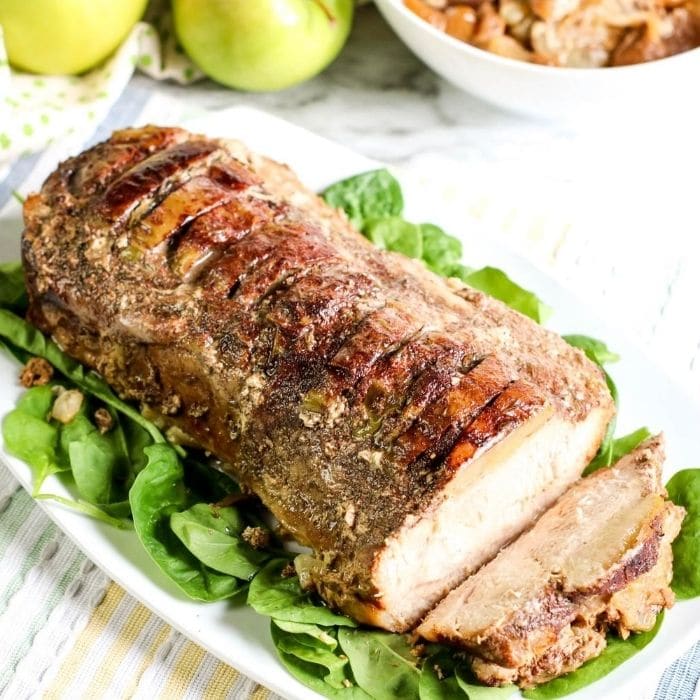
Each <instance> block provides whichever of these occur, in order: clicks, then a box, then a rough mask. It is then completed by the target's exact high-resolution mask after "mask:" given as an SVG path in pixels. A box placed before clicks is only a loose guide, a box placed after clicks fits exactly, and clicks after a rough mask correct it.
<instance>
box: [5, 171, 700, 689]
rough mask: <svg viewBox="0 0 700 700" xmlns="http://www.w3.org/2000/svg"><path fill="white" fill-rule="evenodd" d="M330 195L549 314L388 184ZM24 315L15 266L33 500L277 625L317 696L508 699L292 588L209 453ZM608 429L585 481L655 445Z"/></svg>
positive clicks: (21, 412) (188, 586) (388, 234)
mask: <svg viewBox="0 0 700 700" xmlns="http://www.w3.org/2000/svg"><path fill="white" fill-rule="evenodd" d="M323 196H324V197H325V199H326V200H327V201H328V202H329V203H330V204H332V205H334V206H336V207H339V208H342V209H344V210H345V211H346V213H347V214H348V216H349V218H350V219H351V221H352V222H353V223H354V224H355V225H356V226H357V228H358V229H359V230H361V231H362V232H363V234H364V235H365V236H367V237H368V238H369V239H370V240H372V241H373V242H374V243H375V244H376V245H378V246H379V247H382V248H385V249H388V250H392V251H396V252H401V253H403V254H405V255H409V256H410V257H413V258H417V259H419V260H421V261H423V263H425V265H426V266H427V267H428V268H429V269H431V270H433V271H434V272H436V273H438V274H441V275H444V276H452V277H458V278H460V279H462V280H463V281H465V282H466V283H467V284H469V285H471V286H473V287H476V288H478V289H481V290H482V291H484V292H486V293H488V294H491V295H492V296H495V297H497V298H498V299H500V300H501V301H503V302H504V303H506V304H508V305H510V306H511V307H513V308H515V309H517V310H518V311H520V312H521V313H523V314H525V315H527V316H529V317H530V318H533V319H534V320H536V321H538V322H542V321H543V320H544V318H545V317H546V316H547V315H548V313H549V309H548V307H547V306H546V305H545V304H543V303H542V302H541V301H540V299H538V297H537V296H536V295H535V294H533V293H532V292H529V291H528V290H526V289H523V288H522V287H520V286H519V285H517V284H516V283H515V282H513V281H512V280H511V279H510V278H509V277H508V276H507V275H506V274H505V273H504V272H502V271H501V270H498V269H496V268H492V267H485V268H482V269H480V270H473V269H471V268H467V267H465V266H464V265H463V264H462V253H463V251H462V246H461V243H460V242H459V240H457V239H456V238H454V237H452V236H450V235H448V234H447V233H445V232H444V231H443V230H442V229H440V228H439V227H437V226H435V225H433V224H414V223H411V222H408V221H406V220H405V219H404V218H403V217H402V214H403V196H402V193H401V187H400V185H399V183H398V182H397V181H396V180H395V179H394V178H393V177H392V176H391V174H390V173H389V172H388V171H386V170H378V171H372V172H369V173H364V174H361V175H358V176H356V177H353V178H349V179H348V180H344V181H342V182H339V183H337V184H335V185H333V186H332V187H330V188H328V189H327V190H326V191H325V192H324V193H323ZM26 304H27V299H26V292H25V286H24V280H23V276H22V269H21V267H20V265H19V264H10V265H7V264H6V265H0V345H2V347H4V348H5V350H6V351H8V352H9V353H11V354H12V355H14V356H15V357H16V358H17V359H18V360H20V361H21V362H24V361H26V360H27V359H28V358H30V357H42V358H45V359H46V360H48V361H49V362H50V363H51V364H52V365H53V367H54V368H55V370H56V376H55V377H54V379H53V381H52V383H51V384H50V385H48V386H39V387H34V388H31V389H29V390H27V392H26V393H25V394H24V395H23V396H22V397H21V399H20V400H19V402H18V404H17V406H16V408H15V409H14V410H13V411H12V412H10V413H9V414H8V415H7V416H5V417H4V419H3V423H2V431H3V437H4V441H5V448H6V449H7V451H8V452H10V453H12V454H14V455H16V456H17V457H19V458H20V459H22V460H24V461H25V462H26V463H27V464H28V465H29V466H30V467H31V469H32V473H33V477H34V478H33V491H34V496H35V497H36V498H43V499H54V500H57V501H60V502H61V503H62V504H63V505H65V506H67V507H70V508H75V509H77V510H80V511H82V512H84V513H85V514H86V515H89V516H92V517H95V518H98V519H99V520H101V521H103V522H106V523H109V524H111V525H115V526H117V527H133V528H134V530H135V533H136V536H137V537H138V538H139V540H140V541H141V543H142V545H143V546H144V547H145V549H146V550H147V551H148V553H149V554H150V556H151V558H152V559H153V560H154V562H155V563H156V564H157V565H158V567H159V568H160V569H161V570H162V571H163V572H164V573H165V574H166V575H167V576H168V577H169V578H170V579H171V580H172V581H173V582H174V583H176V584H177V585H178V586H179V587H180V589H182V591H184V592H185V593H186V594H187V595H188V596H190V597H191V598H194V599H196V600H201V601H205V602H211V601H218V600H223V599H229V600H230V601H231V604H243V602H246V603H247V604H248V605H250V606H251V607H252V608H253V609H254V610H256V611H257V612H258V613H259V614H261V615H263V616H266V617H269V618H270V626H271V635H272V640H273V642H274V645H275V647H276V649H277V652H278V655H279V658H280V660H281V661H282V663H283V664H284V665H285V667H286V668H287V669H288V670H289V672H290V673H291V674H292V675H293V676H294V677H296V678H297V679H298V680H300V681H301V682H302V683H304V684H306V685H307V686H308V687H309V688H312V689H314V690H315V691H316V692H318V693H320V694H321V695H324V696H326V697H329V698H339V697H340V698H349V699H350V700H355V699H365V698H373V699H375V700H399V699H400V700H411V699H416V700H442V699H443V698H470V699H471V700H499V699H501V698H507V697H509V696H510V695H511V694H512V693H513V692H514V688H513V687H512V686H508V687H505V688H487V687H485V686H481V685H479V684H477V683H476V682H475V680H474V678H473V676H472V675H471V673H470V670H469V666H468V664H467V662H466V660H465V659H464V658H463V657H462V656H461V655H460V654H458V653H455V652H454V651H453V650H450V649H447V648H445V647H441V646H439V645H428V646H427V647H426V648H425V650H424V652H423V653H422V654H421V655H420V656H417V655H415V654H414V653H413V650H412V649H411V646H410V644H409V642H408V640H407V639H406V638H405V637H404V636H402V635H398V634H389V633H386V632H380V631H376V630H370V629H366V628H362V627H359V626H358V625H357V624H356V623H355V622H354V621H353V620H351V619H349V618H347V617H345V616H342V615H338V614H336V613H334V612H333V611H331V610H329V609H328V608H327V607H325V606H324V605H323V603H322V602H321V601H320V600H319V599H318V598H316V597H315V596H313V595H311V594H309V593H307V592H305V591H302V589H301V587H300V585H299V580H298V578H297V577H296V576H295V575H291V576H289V575H283V574H288V573H289V567H288V564H289V563H290V561H291V560H292V559H291V555H290V554H288V553H287V552H286V551H285V550H284V549H283V548H282V546H281V545H280V543H278V542H276V541H275V540H274V539H273V540H272V542H271V545H270V546H269V547H267V548H265V549H264V550H259V549H254V548H253V547H251V546H250V545H249V544H248V542H247V540H246V539H245V538H244V537H243V532H244V530H245V528H246V527H249V526H251V527H259V526H260V525H261V516H260V513H259V511H258V510H257V506H250V505H245V504H241V505H237V506H231V505H225V503H226V501H223V502H222V500H223V499H225V497H226V496H228V495H229V494H231V493H232V492H235V491H236V490H237V486H236V484H235V483H234V482H233V481H231V480H230V479H229V478H228V477H227V476H225V475H223V474H221V473H220V472H218V471H216V470H215V469H213V468H212V467H211V466H210V465H209V464H207V463H206V460H204V458H203V456H202V455H199V454H196V453H194V452H186V451H185V450H183V449H182V448H181V447H178V446H176V445H173V444H171V443H170V442H168V440H166V438H165V437H164V436H163V434H162V433H161V431H160V430H159V429H158V427H156V425H154V424H153V423H152V422H151V421H149V420H147V419H146V418H144V417H143V416H142V415H141V413H139V411H138V410H137V409H136V408H135V407H134V406H132V405H130V404H128V403H125V402H124V401H122V400H121V399H119V398H118V397H117V396H116V395H115V394H114V392H113V391H112V390H111V389H110V387H109V386H108V385H107V384H106V383H105V382H104V381H103V380H102V379H101V377H99V376H98V375H97V374H95V373H94V372H91V371H89V370H87V369H85V368H84V367H82V366H81V365H80V364H78V363H76V362H75V361H73V360H72V359H70V358H69V357H68V356H66V355H65V354H64V353H63V352H62V351H61V350H60V349H59V348H58V347H57V346H56V345H55V344H54V343H53V342H51V341H50V340H49V339H47V338H46V337H45V336H43V335H42V334H41V333H40V332H39V331H37V330H36V329H35V328H33V327H32V326H31V325H29V324H28V323H26V322H25V321H24V319H23V317H22V316H23V312H24V310H25V309H26ZM566 340H567V341H568V342H569V343H570V344H572V345H574V346H576V347H579V348H581V349H582V350H583V351H584V352H585V353H586V354H587V355H588V357H589V358H591V359H592V360H593V361H594V362H596V363H598V364H599V365H600V366H601V367H602V366H603V365H605V364H607V363H610V362H614V361H615V360H616V359H617V356H616V355H615V354H614V353H612V352H610V351H609V350H608V348H607V347H606V346H605V344H604V343H602V342H601V341H598V340H596V339H593V338H589V337H586V336H580V335H572V336H567V337H566ZM606 377H607V379H608V385H609V387H610V390H611V392H612V393H613V396H614V397H615V400H616V401H617V390H616V387H615V385H614V382H613V381H612V379H611V378H610V376H609V375H608V374H607V372H606ZM59 387H60V388H59ZM71 388H77V389H79V390H80V391H81V392H82V393H83V394H84V401H83V404H82V406H81V408H80V411H79V412H78V413H77V415H76V416H75V417H74V419H73V420H72V421H70V422H69V423H67V424H63V423H60V422H58V421H57V420H55V419H54V418H53V417H52V413H51V412H52V406H53V403H54V401H55V400H56V396H57V393H58V392H60V391H61V390H63V389H71ZM98 408H105V409H106V410H108V411H109V413H110V416H111V418H112V427H111V428H110V430H109V431H108V432H101V431H100V430H99V428H98V425H97V423H96V421H95V418H94V416H95V411H96V410H97V409H98ZM614 431H615V426H614V424H613V425H612V426H611V427H610V428H609V430H608V433H607V435H606V437H605V441H604V443H603V445H602V446H601V449H600V451H599V453H598V455H597V456H596V458H595V460H594V461H593V462H592V463H591V465H590V467H589V471H593V470H595V469H597V468H601V467H604V466H608V465H610V464H612V463H613V462H614V461H616V460H617V459H619V457H620V456H622V455H624V454H626V453H627V452H629V451H630V450H632V449H633V448H634V447H636V445H637V444H639V442H641V441H642V440H644V439H645V438H646V437H647V436H648V435H649V431H648V430H647V429H646V428H641V429H640V430H638V431H635V432H634V433H632V434H630V435H626V436H624V437H621V438H615V437H614ZM51 474H57V475H58V477H59V478H60V479H62V480H64V481H65V482H66V483H68V484H70V487H71V489H72V491H73V493H75V494H76V498H75V499H67V498H63V497H58V496H55V495H52V494H47V493H44V492H43V491H42V488H43V486H44V482H45V479H46V478H47V477H48V476H49V475H51ZM668 488H669V493H670V495H671V497H672V498H673V499H674V501H676V502H677V503H680V504H682V505H684V506H685V507H686V509H687V510H688V513H689V515H688V518H687V519H686V521H685V524H684V526H683V531H682V532H681V535H680V536H679V538H678V539H677V540H676V543H675V546H674V555H675V577H674V582H673V586H674V589H675V591H676V593H677V595H678V597H679V598H690V597H695V596H697V595H699V594H700V570H699V565H698V562H699V561H700V470H697V469H688V470H684V471H682V472H679V473H678V474H676V475H675V476H674V477H673V479H672V480H671V482H670V483H669V487H668ZM217 503H219V505H217ZM661 620H662V617H661V616H660V617H659V620H658V622H657V625H656V627H655V628H654V629H653V630H651V631H650V632H647V633H644V634H639V635H633V636H632V637H630V638H629V639H628V640H624V641H623V640H621V639H618V638H611V639H610V640H609V644H608V647H607V648H606V650H605V651H604V652H603V654H602V655H601V656H600V657H598V658H597V659H594V660H592V661H590V662H588V663H587V664H585V665H584V666H583V667H582V668H581V669H579V670H578V671H576V672H574V673H570V674H567V675H565V676H563V677H561V678H558V679H556V680H554V681H552V682H550V683H547V684H545V685H543V686H540V687H539V688H537V689H534V690H531V691H527V693H526V695H527V696H528V697H532V698H558V697H562V696H564V695H567V694H569V693H571V692H574V691H575V690H578V689H580V688H582V687H584V686H586V685H588V684H590V683H592V682H594V681H595V680H597V679H599V678H601V677H603V676H605V675H607V674H608V673H610V672H611V671H612V670H613V669H614V668H616V667H617V666H618V665H619V664H621V663H623V662H624V661H625V660H627V659H628V658H630V657H631V656H633V655H634V654H636V653H637V652H638V651H639V650H640V649H642V648H643V647H644V646H646V645H647V644H648V643H649V642H650V641H651V640H652V639H653V638H654V636H655V634H656V632H657V631H658V628H659V626H660V625H661Z"/></svg>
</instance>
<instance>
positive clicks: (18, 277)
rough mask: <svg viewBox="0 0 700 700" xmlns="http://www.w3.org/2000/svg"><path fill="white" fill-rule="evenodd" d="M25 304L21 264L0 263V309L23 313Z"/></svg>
mask: <svg viewBox="0 0 700 700" xmlns="http://www.w3.org/2000/svg"><path fill="white" fill-rule="evenodd" d="M27 303H28V302H27V290H26V288H25V286H24V270H23V269H22V263H19V262H13V263H0V307H2V308H5V309H10V310H11V311H15V312H16V313H24V311H26V309H27Z"/></svg>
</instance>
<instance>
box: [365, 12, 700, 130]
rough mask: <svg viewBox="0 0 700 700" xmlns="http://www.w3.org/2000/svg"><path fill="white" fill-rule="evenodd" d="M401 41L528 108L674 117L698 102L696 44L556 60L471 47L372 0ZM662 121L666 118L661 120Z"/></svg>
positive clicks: (536, 112) (542, 112) (457, 77)
mask: <svg viewBox="0 0 700 700" xmlns="http://www.w3.org/2000/svg"><path fill="white" fill-rule="evenodd" d="M375 2H376V4H377V6H378V7H379V10H380V11H381V13H382V14H383V15H384V17H385V18H386V20H387V22H388V23H389V24H390V25H391V26H392V27H393V29H394V31H395V32H396V33H397V34H398V35H399V37H401V39H402V40H403V41H404V43H405V44H406V45H407V46H408V47H409V48H410V49H411V50H412V51H413V52H414V53H415V54H416V55H417V56H418V57H419V58H420V59H422V60H423V61H424V62H425V63H426V64H427V65H428V66H430V67H431V68H432V69H433V70H434V71H435V72H436V73H439V74H440V75H441V76H442V77H443V78H445V79H446V80H449V81H450V82H451V83H453V84H454V85H456V86H457V87H459V88H462V89H463V90H466V91H467V92H470V93H472V94H474V95H476V96H477V97H480V98H481V99H483V100H486V101H487V102H491V103H493V104H496V105H498V106H500V107H503V108H505V109H507V110H511V111H515V112H521V113H525V114H529V115H533V116H538V117H545V118H552V119H564V120H572V119H573V120H577V119H579V118H581V117H586V118H589V117H595V116H601V117H606V116H608V117H610V116H622V115H624V116H625V117H626V118H628V117H634V116H635V115H637V116H647V117H648V116H649V114H650V113H653V114H655V115H658V116H659V117H664V116H666V117H668V118H672V117H673V116H674V115H677V114H678V110H682V111H683V112H684V113H687V111H688V110H695V109H698V108H699V105H700V89H698V85H699V84H700V49H693V50H692V51H686V52H685V53H681V54H678V55H676V56H671V57H670V58H664V59H661V60H659V61H651V62H649V63H641V64H638V65H633V66H621V67H616V68H556V67H551V66H540V65H536V64H532V63H525V62H523V61H516V60H513V59H509V58H503V57H501V56H497V55H495V54H492V53H489V52H488V51H483V50H481V49H477V48H476V47H474V46H471V45H470V44H467V43H464V42H462V41H459V40H457V39H454V38H453V37H451V36H449V35H447V34H445V33H444V32H442V31H440V30H439V29H436V28H435V27H433V26H431V25H430V24H428V22H425V21H424V20H422V19H420V18H419V17H417V16H416V15H415V14H414V13H413V12H411V11H410V10H409V9H408V8H407V7H406V6H405V5H404V4H403V0H375ZM667 124H668V123H667Z"/></svg>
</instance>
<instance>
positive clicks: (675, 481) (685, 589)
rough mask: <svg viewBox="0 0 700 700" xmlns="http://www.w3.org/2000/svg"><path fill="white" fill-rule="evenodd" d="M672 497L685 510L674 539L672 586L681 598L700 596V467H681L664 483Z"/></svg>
mask: <svg viewBox="0 0 700 700" xmlns="http://www.w3.org/2000/svg"><path fill="white" fill-rule="evenodd" d="M666 489H667V490H668V495H669V497H670V498H671V500H672V501H673V502H674V503H676V504H677V505H679V506H683V507H684V508H685V509H686V511H687V513H686V516H685V519H684V520H683V525H682V526H681V532H680V535H678V537H677V538H676V540H675V541H674V542H673V581H671V588H673V591H674V592H675V594H676V596H678V598H680V599H681V600H684V599H688V598H695V597H697V596H700V469H683V470H682V471H679V472H677V473H676V474H674V475H673V476H672V477H671V480H670V481H669V482H668V484H667V485H666Z"/></svg>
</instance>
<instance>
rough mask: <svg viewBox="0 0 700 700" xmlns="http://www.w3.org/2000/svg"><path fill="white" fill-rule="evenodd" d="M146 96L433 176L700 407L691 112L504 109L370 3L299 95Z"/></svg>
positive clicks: (215, 89) (147, 83) (699, 156)
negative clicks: (425, 55) (226, 110)
mask: <svg viewBox="0 0 700 700" xmlns="http://www.w3.org/2000/svg"><path fill="white" fill-rule="evenodd" d="M132 89H136V90H143V91H148V92H153V91H157V92H159V93H161V94H162V95H164V96H167V97H169V98H176V99H180V100H186V101H187V104H188V105H189V107H190V108H191V109H192V110H193V111H197V110H200V109H218V108H223V107H228V106H231V105H234V104H249V105H251V106H255V107H258V108H261V109H264V110H267V111H268V112H271V113H273V114H275V115H277V116H280V117H282V118H284V119H287V120H289V121H291V122H294V123H296V124H298V125H300V126H302V127H305V128H307V129H309V130H311V131H314V132H315V133H318V134H321V135H323V136H326V137H328V138H329V139H332V140H334V141H337V142H340V143H342V144H344V145H346V146H348V147H349V148H352V149H355V150H357V151H360V152H362V153H364V154H365V155H367V156H370V157H372V158H375V159H377V160H381V161H386V162H388V163H391V164H395V165H398V166H401V167H405V168H410V169H413V170H417V171H419V172H421V173H423V174H424V175H425V177H426V180H428V181H435V182H438V181H439V182H445V181H449V182H451V183H452V184H453V186H454V188H455V191H456V195H455V196H457V197H459V198H461V199H462V200H463V208H464V220H463V225H464V226H465V227H468V226H469V225H470V222H474V221H475V220H476V219H478V220H479V223H480V225H481V224H484V225H486V227H487V230H488V231H490V232H491V235H493V236H497V237H499V239H500V240H502V241H503V244H504V245H507V246H508V247H509V248H511V249H513V250H515V251H516V252H518V253H521V254H523V255H525V256H526V257H528V258H530V259H531V260H532V261H533V262H535V263H536V264H537V265H539V266H540V267H543V268H545V269H547V271H549V272H550V273H551V274H553V275H555V276H556V277H558V278H560V279H562V280H564V281H565V282H566V284H567V285H568V286H569V287H571V288H573V290H574V291H575V292H576V293H578V294H579V296H581V297H584V298H586V299H587V301H589V303H591V304H592V305H594V307H596V308H599V309H600V313H601V314H603V315H605V316H606V317H607V318H608V319H612V320H613V321H615V322H616V323H619V324H620V325H621V326H623V327H624V329H625V330H626V331H627V332H628V333H629V334H630V335H632V336H633V337H634V338H635V339H636V340H637V341H638V343H639V344H640V345H642V346H644V347H645V348H646V350H647V351H648V352H649V353H650V354H651V355H652V356H653V357H654V359H656V360H657V362H658V363H659V364H661V365H663V366H664V368H665V369H666V371H667V372H668V373H669V374H670V375H672V376H673V377H674V378H675V379H676V381H679V382H682V383H684V384H686V386H687V388H688V390H689V391H690V392H691V393H693V394H695V396H696V397H698V398H700V322H699V321H698V315H697V312H696V300H697V299H700V245H699V244H698V218H699V217H698V213H697V211H698V209H697V194H696V188H697V186H696V181H697V177H696V175H695V173H696V172H697V164H698V162H700V139H698V138H697V127H696V126H695V124H697V123H698V122H697V121H691V117H692V115H677V114H669V115H667V119H666V120H664V121H663V122H662V121H660V118H659V117H658V114H657V115H656V116H655V117H654V119H653V120H651V121H649V120H646V119H645V116H644V115H640V116H639V119H638V120H635V121H634V123H629V122H624V123H620V122H619V121H617V120H616V119H615V116H614V115H602V116H604V117H605V118H604V119H601V121H598V122H591V123H579V124H577V125H575V126H572V125H565V124H556V123H545V122H537V121H531V120H526V119H524V118H521V117H518V116H516V115H512V114H507V113H504V112H501V111H499V110H498V109H496V108H494V107H491V106H489V105H487V104H485V103H483V102H481V101H479V100H477V99H476V98H473V97H471V96H469V95H467V94H465V93H463V92H461V91H459V90H458V89H456V88H454V87H452V86H451V85H449V84H448V83H446V82H445V81H444V80H442V79H441V78H440V77H439V76H437V75H436V74H435V73H433V72H432V71H431V70H430V69H428V68H427V67H425V66H424V65H423V64H422V63H421V62H420V61H419V60H418V59H416V58H415V57H414V56H413V55H412V54H411V53H410V52H409V50H408V49H407V48H406V47H405V46H404V45H403V44H402V43H401V42H400V41H399V40H398V39H397V38H396V37H395V35H394V34H393V33H392V31H391V29H390V28H389V27H388V26H387V25H386V24H385V22H384V20H383V19H382V18H381V17H380V15H379V14H378V12H377V11H376V9H375V8H374V7H371V6H369V7H362V8H360V9H359V10H358V13H357V18H356V23H355V28H354V30H353V34H352V36H351V38H350V41H349V42H348V45H347V46H346V48H345V50H344V51H343V53H342V54H341V56H340V57H339V58H338V60H337V61H336V62H335V63H334V64H333V65H332V66H331V67H330V68H329V69H328V70H327V71H325V72H324V73H323V74H322V75H321V76H319V77H318V78H316V79H314V80H312V81H310V82H308V83H306V84H304V85H302V86H299V87H297V88H294V89H291V90H287V91H284V92H280V93H274V94H241V93H237V92H234V91H231V90H226V89H223V88H221V87H219V86H217V85H215V84H214V83H212V82H209V81H202V82H199V83H196V84H194V85H190V86H187V87H180V86H176V85H173V84H166V83H155V82H154V81H152V80H150V79H149V78H146V77H145V76H142V75H140V76H136V77H135V78H134V80H133V83H132ZM679 89H687V88H685V87H684V86H679ZM608 116H609V118H608ZM158 118H160V119H161V120H162V115H159V114H154V115H153V119H158ZM479 230H482V229H479Z"/></svg>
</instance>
